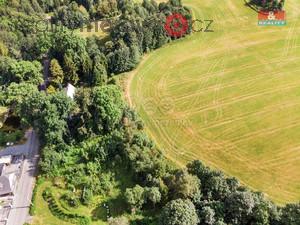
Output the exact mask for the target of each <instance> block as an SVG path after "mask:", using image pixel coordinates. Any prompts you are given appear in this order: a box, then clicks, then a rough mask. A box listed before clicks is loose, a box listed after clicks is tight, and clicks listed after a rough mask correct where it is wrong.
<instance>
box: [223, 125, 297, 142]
mask: <svg viewBox="0 0 300 225" xmlns="http://www.w3.org/2000/svg"><path fill="white" fill-rule="evenodd" d="M299 125H300V119H299V120H295V121H293V122H291V123H289V124H287V125H286V126H281V125H280V126H274V127H271V128H266V129H260V130H258V131H254V132H250V133H247V134H246V135H240V136H239V137H237V138H233V139H230V140H229V141H231V142H234V143H235V144H237V143H240V142H244V141H245V140H249V139H252V138H255V137H259V136H264V135H266V134H267V135H270V134H274V133H277V132H280V131H283V130H287V129H290V128H294V127H297V126H299Z"/></svg>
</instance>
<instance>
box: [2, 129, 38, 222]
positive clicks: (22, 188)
mask: <svg viewBox="0 0 300 225" xmlns="http://www.w3.org/2000/svg"><path fill="white" fill-rule="evenodd" d="M26 136H27V142H26V143H25V144H24V145H18V146H13V147H9V148H7V149H4V150H2V151H1V152H0V155H7V154H8V153H9V154H11V153H13V154H20V153H22V154H25V155H26V158H25V160H24V165H23V169H22V173H21V177H20V179H19V181H18V183H17V189H16V192H15V197H14V201H13V206H12V209H11V210H10V213H9V216H8V221H7V225H23V224H24V223H25V222H26V221H28V219H29V207H30V203H31V197H32V191H33V187H34V183H35V176H36V172H37V163H38V158H39V155H38V154H39V140H38V137H37V134H36V133H35V132H34V131H33V130H30V131H28V132H27V133H26Z"/></svg>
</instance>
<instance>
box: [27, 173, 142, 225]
mask: <svg viewBox="0 0 300 225" xmlns="http://www.w3.org/2000/svg"><path fill="white" fill-rule="evenodd" d="M114 172H115V176H114V179H115V183H114V184H113V188H112V189H111V190H110V191H109V193H106V194H103V195H97V196H94V198H93V199H92V201H91V203H90V204H89V205H88V206H84V205H82V204H80V205H79V207H76V208H72V207H70V206H68V205H67V203H65V202H64V201H62V200H61V196H63V194H64V193H66V192H67V190H66V189H65V188H64V187H63V186H64V185H63V184H64V182H63V180H61V181H59V182H53V181H50V180H49V179H48V180H44V181H42V182H41V183H40V184H39V185H37V187H36V188H37V190H36V196H35V200H34V202H35V205H36V207H35V215H34V216H33V219H32V223H31V224H33V225H44V224H47V225H57V224H60V225H71V224H72V223H70V222H66V221H63V220H60V219H59V218H57V217H56V216H55V215H53V214H52V213H51V211H50V210H49V207H48V203H47V202H46V201H45V200H44V198H43V195H42V194H43V191H44V190H45V189H46V188H51V190H52V193H53V195H54V197H55V200H56V201H57V202H58V203H59V207H60V208H61V209H62V210H63V211H64V212H65V213H72V214H74V213H77V214H79V215H84V216H88V217H89V218H91V221H92V223H91V225H107V211H106V209H105V208H104V207H103V204H104V203H105V204H106V205H108V206H109V209H110V216H112V217H118V216H121V215H124V216H127V217H128V218H131V219H132V220H135V219H138V218H142V217H143V216H142V215H139V214H136V215H130V214H129V213H128V211H127V209H128V207H127V205H126V203H125V201H124V199H123V195H122V193H124V192H125V189H126V188H128V187H132V186H133V183H132V181H131V175H130V174H129V173H128V172H127V171H124V170H123V168H118V169H116V170H115V171H114ZM54 183H56V184H59V185H54Z"/></svg>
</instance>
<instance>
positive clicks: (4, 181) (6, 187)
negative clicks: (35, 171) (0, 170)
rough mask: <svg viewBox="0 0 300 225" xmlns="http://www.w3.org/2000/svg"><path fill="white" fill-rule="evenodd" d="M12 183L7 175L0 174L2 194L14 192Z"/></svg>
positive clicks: (0, 192)
mask: <svg viewBox="0 0 300 225" xmlns="http://www.w3.org/2000/svg"><path fill="white" fill-rule="evenodd" d="M12 192H13V190H12V187H11V183H10V181H9V178H8V177H7V176H0V196H2V195H7V194H10V193H12Z"/></svg>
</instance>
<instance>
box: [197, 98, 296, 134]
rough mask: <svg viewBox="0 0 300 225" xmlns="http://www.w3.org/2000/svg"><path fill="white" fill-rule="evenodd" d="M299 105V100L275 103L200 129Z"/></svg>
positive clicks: (203, 129)
mask: <svg viewBox="0 0 300 225" xmlns="http://www.w3.org/2000/svg"><path fill="white" fill-rule="evenodd" d="M297 105H300V102H299V101H294V102H286V103H278V104H274V105H271V106H268V107H267V108H266V109H265V110H262V111H252V112H247V113H243V114H240V115H235V116H234V117H229V118H227V119H225V120H222V121H218V122H216V123H212V124H209V125H207V126H201V128H200V131H205V130H207V129H211V128H216V127H219V126H223V125H226V124H228V123H234V122H237V121H239V120H244V119H246V118H249V117H253V116H262V115H265V114H269V113H276V112H277V111H280V110H283V109H286V108H289V107H294V106H297ZM218 137H219V136H218Z"/></svg>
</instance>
